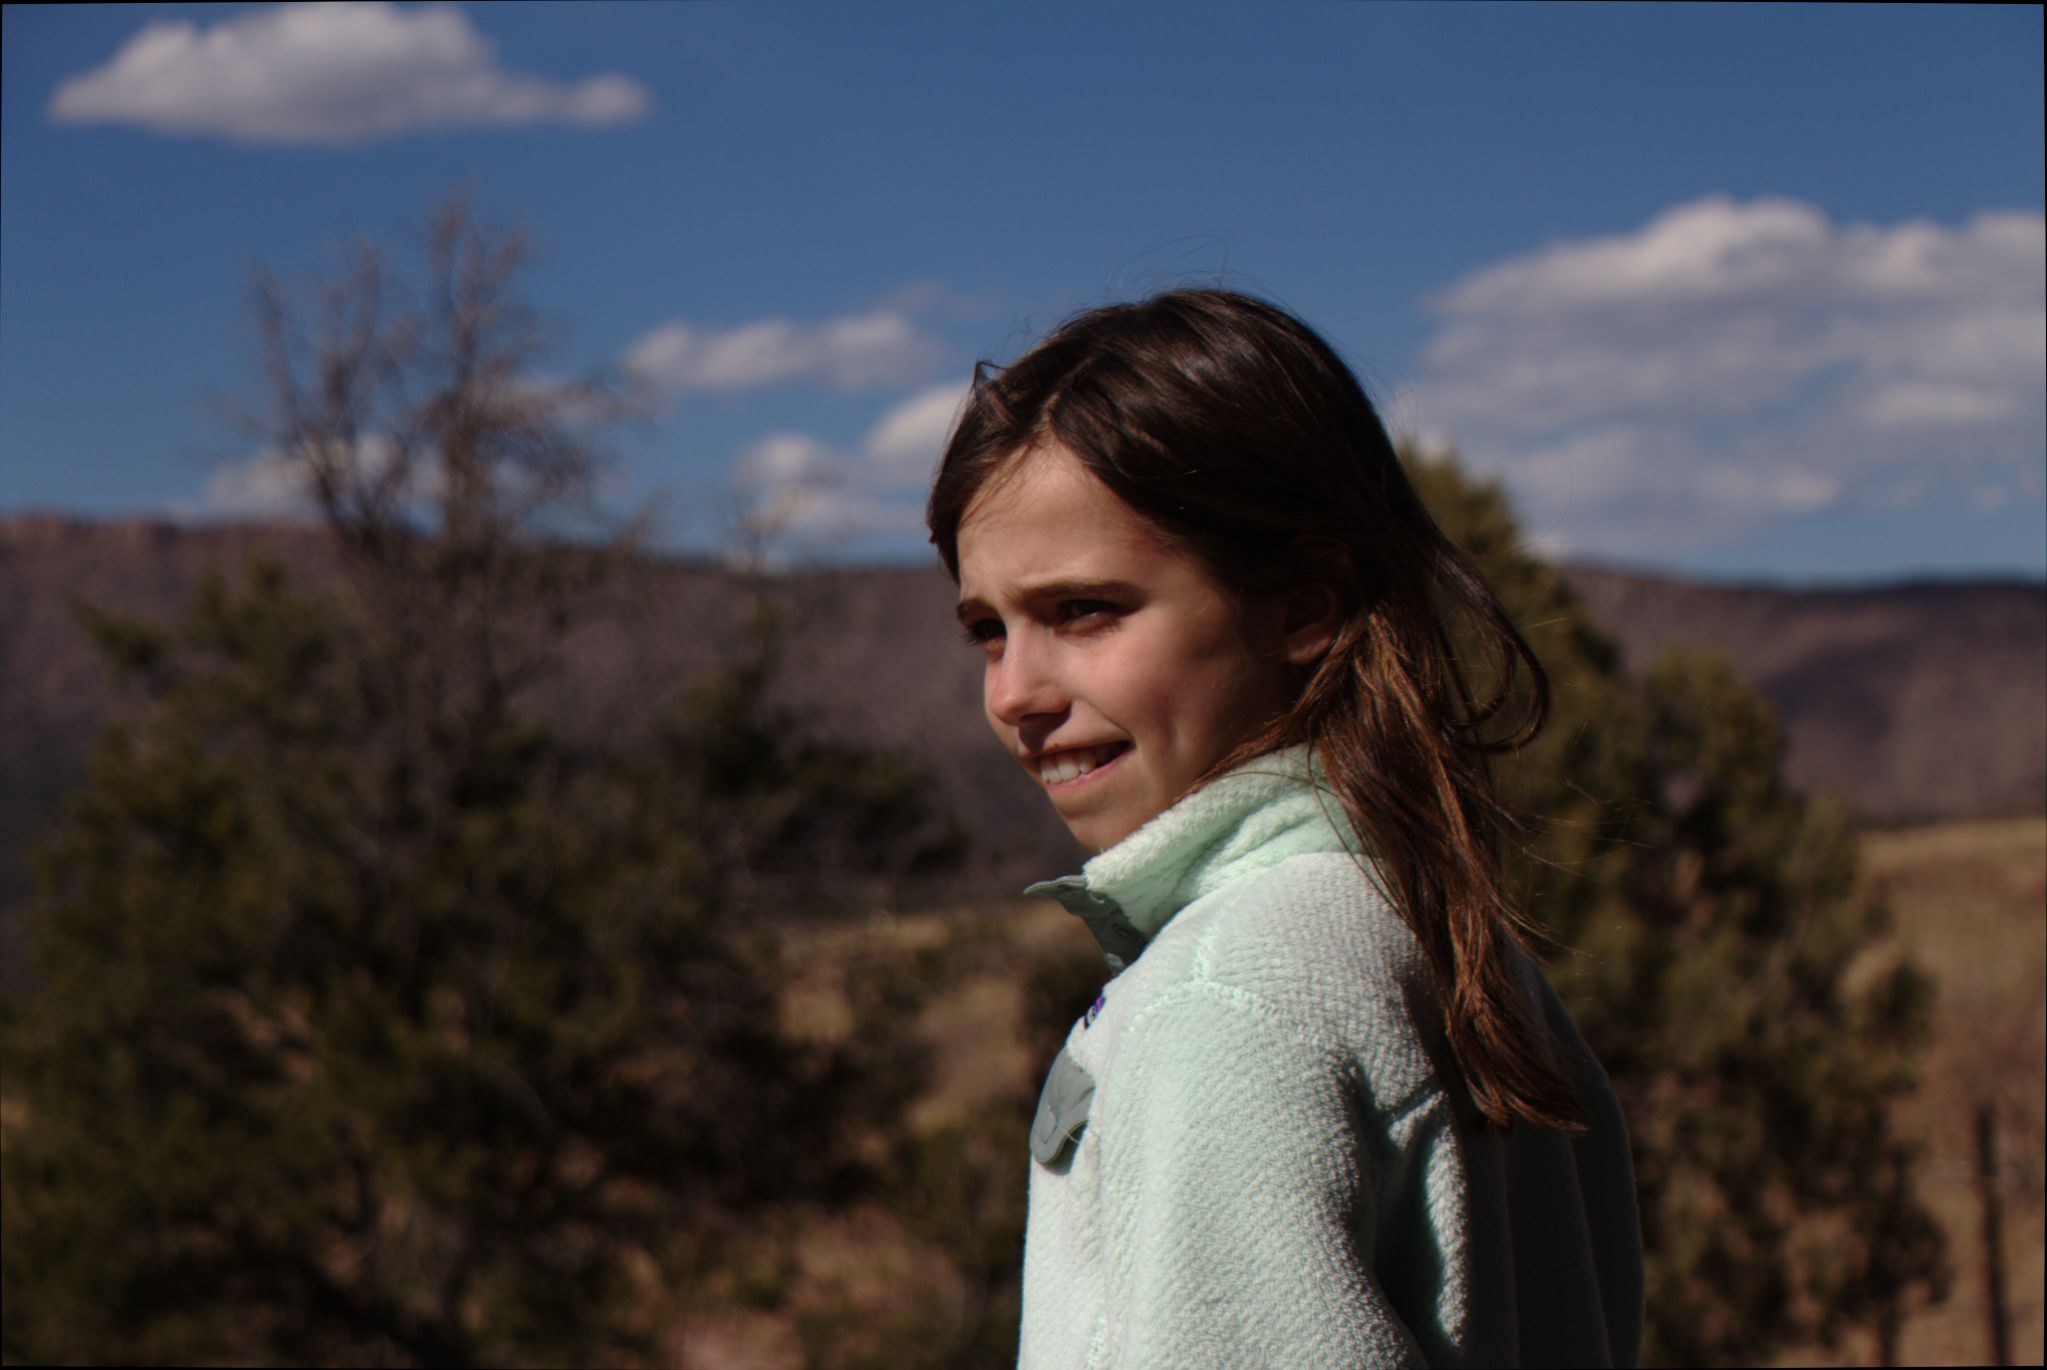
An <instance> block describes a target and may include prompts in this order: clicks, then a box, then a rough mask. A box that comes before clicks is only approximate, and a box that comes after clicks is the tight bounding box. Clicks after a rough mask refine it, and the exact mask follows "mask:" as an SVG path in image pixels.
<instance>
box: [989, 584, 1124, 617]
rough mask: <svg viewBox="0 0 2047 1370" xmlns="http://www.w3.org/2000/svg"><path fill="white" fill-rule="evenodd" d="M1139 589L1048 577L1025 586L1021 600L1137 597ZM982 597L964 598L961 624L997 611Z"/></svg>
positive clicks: (1019, 596)
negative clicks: (1039, 582) (1036, 583)
mask: <svg viewBox="0 0 2047 1370" xmlns="http://www.w3.org/2000/svg"><path fill="white" fill-rule="evenodd" d="M1138 597H1139V592H1138V588H1137V587H1136V586H1135V585H1132V584H1131V583H1130V582H1129V581H1127V580H1048V581H1046V582H1045V583H1044V584H1042V585H1029V586H1025V587H1024V588H1023V589H1022V590H1021V591H1019V592H1018V594H1017V598H1018V599H1021V600H1037V601H1040V602H1042V601H1044V600H1049V599H1136V598H1138ZM993 612H994V611H993V610H992V609H990V608H989V607H988V606H987V605H986V604H984V603H982V602H981V601H980V600H978V599H973V598H968V599H963V600H961V601H960V602H959V603H958V605H956V606H955V607H954V609H953V614H954V616H955V617H956V618H958V619H959V621H960V622H961V623H967V622H970V621H971V620H972V619H973V618H974V616H975V615H977V614H987V613H993Z"/></svg>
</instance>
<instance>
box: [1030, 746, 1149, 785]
mask: <svg viewBox="0 0 2047 1370" xmlns="http://www.w3.org/2000/svg"><path fill="white" fill-rule="evenodd" d="M1129 750H1130V744H1129V743H1128V742H1105V743H1103V744H1102V745H1101V746H1099V747H1075V748H1073V749H1072V750H1071V751H1063V752H1054V753H1052V754H1050V755H1048V756H1041V757H1039V758H1038V760H1037V762H1036V763H1035V764H1036V766H1037V771H1038V779H1040V780H1042V781H1043V782H1044V783H1045V785H1046V786H1047V787H1048V788H1059V787H1064V786H1067V785H1073V784H1077V783H1079V782H1080V781H1082V780H1085V779H1086V778H1087V777H1089V776H1091V775H1093V774H1094V773H1095V772H1096V771H1099V770H1103V769H1105V768H1106V767H1109V766H1111V765H1114V764H1115V762H1116V761H1117V759H1118V758H1120V757H1121V756H1122V755H1123V753H1125V752H1127V751H1129Z"/></svg>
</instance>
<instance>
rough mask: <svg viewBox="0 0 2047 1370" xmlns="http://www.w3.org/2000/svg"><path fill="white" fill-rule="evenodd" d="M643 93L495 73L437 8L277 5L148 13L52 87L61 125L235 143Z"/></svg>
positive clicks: (615, 82)
mask: <svg viewBox="0 0 2047 1370" xmlns="http://www.w3.org/2000/svg"><path fill="white" fill-rule="evenodd" d="M652 106H653V101H652V98H651V97H650V96H649V95H648V94H647V91H646V90H645V88H644V87H642V86H641V85H640V84H639V83H638V82H636V81H633V80H632V79H630V78H628V77H625V76H621V75H617V74H615V73H612V74H605V75H599V76H592V77H589V78H588V79H586V80H583V81H579V82H576V83H575V84H572V85H564V84H561V83H559V82H556V81H553V80H549V79H548V78H546V77H542V76H535V75H531V74H527V73H523V72H514V71H506V70H505V69H504V68H502V67H500V66H499V65H498V59H497V45H496V44H495V43H493V42H491V40H490V39H488V38H486V37H484V36H483V35H482V34H480V33H478V32H477V31H476V29H475V27H474V26H473V25H472V24H471V23H470V21H469V17H468V16H467V15H466V14H464V13H463V12H462V11H460V10H458V9H454V8H452V7H449V6H445V5H430V6H427V7H425V8H422V9H404V10H401V9H399V8H398V7H397V6H395V5H392V4H388V3H386V2H385V0H332V2H331V3H322V4H304V5H280V6H278V7H277V8H275V9H267V10H256V11H252V12H249V13H245V14H239V15H236V16H234V17H232V18H229V19H224V20H222V21H221V22H220V23H217V24H215V25H213V26H212V27H211V28H206V29H201V28H200V27H199V26H198V25H196V24H194V23H193V22H191V21H190V20H187V19H167V20H158V21H155V22H152V23H150V24H147V25H145V26H144V27H143V29H142V31H141V32H140V33H138V34H136V35H135V36H134V37H133V38H131V39H129V40H128V42H127V44H126V45H125V46H123V47H122V48H121V50H120V51H119V52H117V53H115V54H114V56H113V57H112V58H111V59H110V60H109V61H107V62H106V63H105V64H104V65H102V66H99V67H96V68H94V69H93V70H91V71H88V72H85V73H83V74H81V75H78V76H73V77H70V78H69V79H67V80H65V81H64V82H63V83H62V84H61V85H59V86H58V87H57V91H56V94H55V95H54V96H53V97H52V98H51V100H50V105H49V115H50V117H51V118H52V119H54V120H57V121H58V122H61V123H115V124H135V125H139V126H141V127H143V128H148V129H152V130H154V131H156V132H159V133H170V134H186V135H210V136H215V137H221V138H227V139H230V140H232V141H235V142H242V143H285V144H319V145H330V146H342V145H348V144H356V143H366V142H371V141H374V140H376V139H379V138H390V137H395V136H397V135H399V134H403V133H410V132H415V131H418V130H422V129H446V128H478V127H489V126H499V125H509V124H570V125H576V126H581V127H596V126H600V125H606V124H619V123H626V122H629V121H631V120H634V119H639V118H642V117H644V116H645V115H646V114H647V112H648V111H649V110H650V109H651V108H652Z"/></svg>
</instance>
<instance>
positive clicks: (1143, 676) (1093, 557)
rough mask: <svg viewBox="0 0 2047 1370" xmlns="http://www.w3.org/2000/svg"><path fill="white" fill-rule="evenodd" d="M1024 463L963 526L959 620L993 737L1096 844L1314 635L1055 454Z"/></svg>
mask: <svg viewBox="0 0 2047 1370" xmlns="http://www.w3.org/2000/svg"><path fill="white" fill-rule="evenodd" d="M1021 462H1022V464H1021V466H1019V467H1016V468H1014V469H1012V470H1011V471H1008V472H1006V473H1004V475H1002V476H1001V477H999V478H997V479H996V480H994V481H992V482H990V484H989V486H988V487H987V488H986V489H985V490H984V491H983V492H982V494H981V495H980V497H979V498H978V499H976V500H975V501H974V503H973V504H972V505H971V506H970V507H969V508H968V510H967V514H966V517H965V519H964V520H962V522H961V524H960V530H959V572H960V603H959V616H960V622H961V623H962V624H963V625H965V627H966V630H967V635H968V637H969V639H970V640H972V641H973V642H975V643H978V644H980V646H981V647H982V648H983V650H985V651H986V652H987V655H988V669H987V675H986V678H985V681H984V687H983V700H984V703H985V705H986V708H987V711H988V721H989V723H990V724H992V725H993V726H994V729H995V735H996V736H997V737H999V738H1000V739H1001V740H1002V744H1003V746H1005V747H1006V748H1008V749H1009V753H1010V755H1012V756H1014V757H1015V758H1016V759H1017V761H1018V762H1019V763H1021V764H1022V766H1023V768H1024V769H1025V770H1026V771H1028V772H1030V774H1031V776H1032V778H1033V779H1035V780H1037V781H1038V783H1039V784H1041V785H1043V786H1044V787H1045V793H1046V794H1047V796H1048V797H1050V799H1051V801H1052V807H1053V808H1055V809H1057V810H1058V811H1059V816H1060V817H1061V818H1063V819H1065V820H1066V826H1067V827H1068V828H1070V829H1071V830H1072V832H1073V835H1074V837H1076V838H1077V839H1079V841H1080V842H1081V844H1082V845H1083V846H1085V847H1087V848H1089V849H1090V850H1093V851H1100V850H1102V849H1103V848H1105V847H1109V846H1112V845H1114V844H1115V843H1117V842H1119V841H1121V840H1122V839H1123V838H1125V837H1127V836H1129V835H1130V834H1131V833H1132V832H1134V831H1135V830H1136V829H1137V828H1138V827H1139V826H1140V825H1141V824H1143V823H1144V822H1145V821H1146V820H1148V819H1150V818H1152V817H1154V816H1156V815H1157V814H1159V813H1161V812H1163V811H1164V810H1165V809H1166V808H1167V807H1168V806H1169V805H1171V804H1172V803H1173V802H1174V801H1175V800H1177V799H1179V798H1180V796H1181V795H1183V794H1185V793H1186V792H1187V790H1188V789H1189V788H1190V787H1191V786H1192V785H1193V784H1194V782H1195V781H1196V780H1198V779H1200V778H1201V776H1202V775H1204V774H1205V773H1207V771H1208V770H1209V769H1210V768H1212V767H1213V766H1214V765H1215V763H1216V762H1218V761H1220V760H1221V759H1222V758H1223V757H1224V756H1226V755H1228V754H1229V752H1230V751H1231V749H1232V748H1234V747H1235V746H1236V745H1237V744H1238V743H1239V742H1241V741H1243V740H1244V739H1245V738H1246V737H1248V736H1249V735H1250V734H1251V733H1252V732H1253V731H1254V730H1255V729H1256V728H1258V727H1259V725H1261V724H1263V723H1265V722H1267V721H1269V720H1270V719H1272V718H1273V717H1274V716H1276V715H1277V714H1279V713H1280V712H1281V711H1282V710H1284V709H1285V708H1286V707H1287V706H1288V705H1289V704H1291V703H1292V702H1293V697H1294V692H1295V689H1296V687H1297V682H1298V679H1299V676H1298V672H1297V671H1296V669H1295V668H1296V667H1297V666H1298V665H1300V664H1303V663H1304V662H1306V661H1310V660H1313V659H1314V658H1315V657H1316V656H1319V655H1320V651H1321V650H1322V649H1325V648H1326V646H1327V642H1328V635H1327V634H1326V633H1324V634H1321V635H1320V636H1317V635H1316V634H1315V633H1314V632H1313V630H1309V631H1308V632H1307V633H1306V634H1304V633H1303V631H1302V630H1301V629H1300V628H1298V627H1292V626H1290V625H1289V622H1288V610H1287V607H1286V603H1285V601H1284V599H1282V598H1281V597H1278V596H1275V597H1272V598H1269V599H1257V600H1245V599H1243V598H1241V597H1239V596H1237V595H1234V594H1231V593H1230V592H1228V591H1227V590H1225V589H1224V588H1223V587H1222V586H1221V585H1219V584H1217V583H1216V581H1215V580H1214V579H1213V578H1212V577H1211V576H1210V575H1209V573H1208V571H1207V569H1206V568H1205V567H1204V566H1203V565H1202V564H1201V563H1200V562H1199V561H1197V560H1196V559H1195V558H1193V557H1191V556H1189V555H1187V554H1186V553H1184V552H1180V551H1177V550H1174V549H1173V548H1170V547H1168V546H1167V545H1166V544H1165V542H1164V541H1163V540H1162V539H1161V538H1160V536H1159V535H1158V533H1157V532H1155V531H1154V530H1153V528H1152V526H1151V524H1149V523H1148V522H1146V521H1145V520H1144V519H1143V518H1142V517H1140V516H1139V515H1138V514H1137V513H1136V512H1135V511H1133V510H1132V509H1131V508H1130V507H1129V506H1128V505H1126V504H1125V503H1123V501H1122V500H1121V499H1119V498H1118V497H1117V496H1116V495H1115V494H1114V492H1112V491H1111V490H1110V489H1109V488H1108V486H1106V485H1104V484H1102V483H1101V481H1099V480H1097V479H1096V478H1095V477H1094V476H1093V475H1091V474H1090V473H1089V472H1088V471H1087V469H1086V468H1085V467H1084V466H1082V465H1081V463H1080V460H1079V459H1078V458H1077V457H1075V456H1074V455H1073V454H1072V453H1071V452H1069V451H1067V450H1066V449H1064V448H1062V447H1052V448H1042V449H1038V450H1036V451H1034V452H1031V453H1027V454H1026V455H1025V456H1023V457H1022V458H1021Z"/></svg>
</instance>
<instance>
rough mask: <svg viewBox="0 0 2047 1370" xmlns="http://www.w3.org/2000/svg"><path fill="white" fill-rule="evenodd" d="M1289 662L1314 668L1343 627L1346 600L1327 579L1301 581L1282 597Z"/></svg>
mask: <svg viewBox="0 0 2047 1370" xmlns="http://www.w3.org/2000/svg"><path fill="white" fill-rule="evenodd" d="M1281 615H1282V617H1281V619H1280V632H1281V635H1282V638H1281V640H1282V641H1283V643H1284V644H1285V651H1286V659H1287V663H1288V664H1289V665H1292V666H1312V665H1314V664H1315V663H1316V662H1318V661H1320V660H1321V659H1322V658H1323V657H1325V656H1327V655H1328V654H1329V649H1330V648H1331V647H1332V646H1334V645H1335V643H1336V634H1337V632H1338V630H1339V629H1341V628H1342V627H1343V597H1342V596H1341V595H1339V594H1337V593H1336V589H1335V587H1334V586H1332V585H1330V584H1329V582H1327V581H1325V580H1303V581H1297V582H1295V583H1294V584H1293V585H1292V586H1290V587H1289V588H1288V589H1287V590H1286V591H1284V592H1283V594H1282V597H1281Z"/></svg>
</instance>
